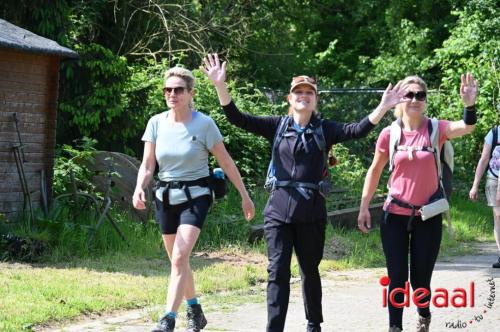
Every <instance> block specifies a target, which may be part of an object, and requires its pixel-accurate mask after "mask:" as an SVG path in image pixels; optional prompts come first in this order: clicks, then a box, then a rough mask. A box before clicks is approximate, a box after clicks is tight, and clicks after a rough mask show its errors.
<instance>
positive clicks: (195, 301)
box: [186, 296, 198, 305]
mask: <svg viewBox="0 0 500 332" xmlns="http://www.w3.org/2000/svg"><path fill="white" fill-rule="evenodd" d="M186 303H187V305H195V304H198V298H197V297H196V296H195V297H193V298H192V299H189V300H186Z"/></svg>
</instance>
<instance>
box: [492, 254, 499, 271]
mask: <svg viewBox="0 0 500 332" xmlns="http://www.w3.org/2000/svg"><path fill="white" fill-rule="evenodd" d="M492 267H493V268H495V269H500V257H498V261H496V262H495V263H493V265H492Z"/></svg>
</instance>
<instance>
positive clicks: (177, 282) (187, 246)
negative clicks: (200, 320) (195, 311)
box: [167, 225, 200, 312]
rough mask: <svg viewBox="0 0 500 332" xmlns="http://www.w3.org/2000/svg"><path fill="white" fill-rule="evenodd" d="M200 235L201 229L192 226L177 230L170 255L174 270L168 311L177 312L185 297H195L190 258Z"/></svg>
mask: <svg viewBox="0 0 500 332" xmlns="http://www.w3.org/2000/svg"><path fill="white" fill-rule="evenodd" d="M199 235H200V229H199V228H198V227H195V226H192V225H180V226H179V228H177V234H176V235H175V241H174V243H173V246H172V251H171V253H170V254H169V257H170V260H171V262H172V270H171V273H170V283H169V286H168V295H167V310H168V311H175V312H177V310H178V309H179V306H180V304H181V301H182V298H183V297H184V296H186V297H187V298H192V297H194V282H193V274H192V271H191V267H190V265H189V256H190V255H191V251H192V250H193V247H194V245H195V243H196V241H197V240H198V236H199ZM169 240H170V239H169ZM168 245H169V244H167V248H168ZM167 252H168V249H167Z"/></svg>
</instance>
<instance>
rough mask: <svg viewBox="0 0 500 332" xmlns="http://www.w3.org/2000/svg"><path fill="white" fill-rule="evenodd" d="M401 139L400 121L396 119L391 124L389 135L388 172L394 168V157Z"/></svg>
mask: <svg viewBox="0 0 500 332" xmlns="http://www.w3.org/2000/svg"><path fill="white" fill-rule="evenodd" d="M400 139H401V119H400V118H398V119H396V120H394V121H393V122H392V123H391V127H390V133H389V172H392V169H393V168H394V155H395V152H396V149H397V147H398V145H399V141H400Z"/></svg>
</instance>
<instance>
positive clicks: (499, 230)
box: [493, 207, 500, 252]
mask: <svg viewBox="0 0 500 332" xmlns="http://www.w3.org/2000/svg"><path fill="white" fill-rule="evenodd" d="M493 217H494V221H495V224H494V228H493V232H494V234H495V241H496V242H497V247H498V251H499V252H500V207H494V208H493Z"/></svg>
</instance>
